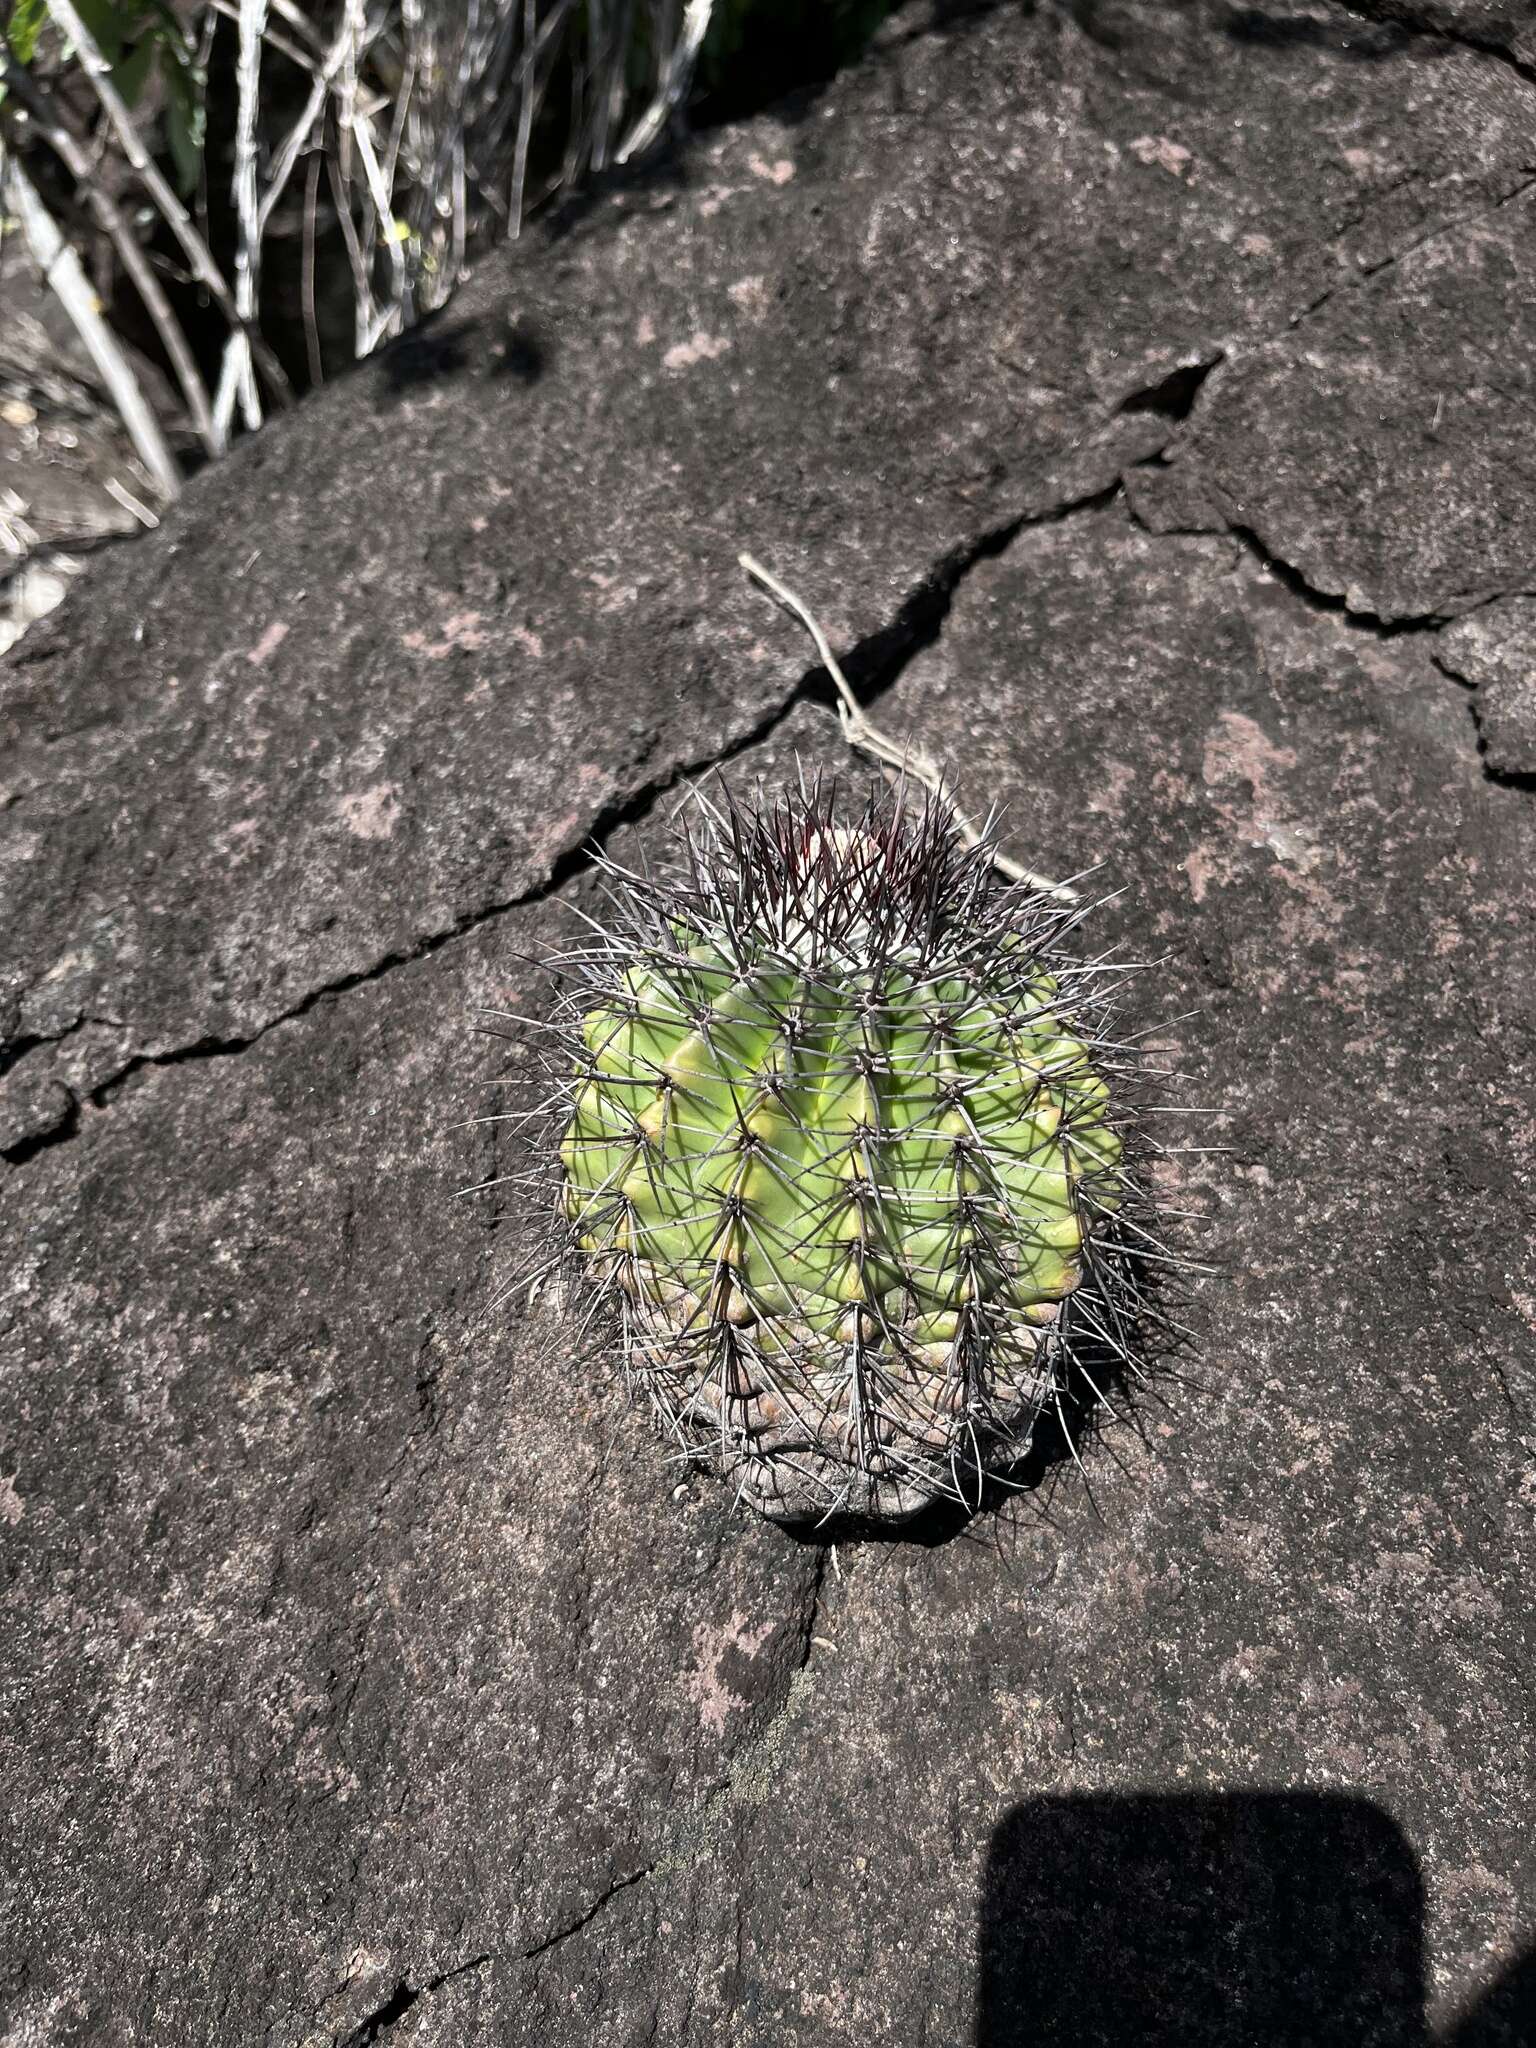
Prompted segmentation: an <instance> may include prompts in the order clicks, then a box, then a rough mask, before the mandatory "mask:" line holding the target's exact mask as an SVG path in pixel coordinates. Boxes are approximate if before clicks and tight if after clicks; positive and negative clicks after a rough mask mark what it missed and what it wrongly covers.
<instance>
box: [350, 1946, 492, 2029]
mask: <svg viewBox="0 0 1536 2048" xmlns="http://www.w3.org/2000/svg"><path fill="white" fill-rule="evenodd" d="M490 1960H491V1958H490V1956H489V1955H479V1956H471V1957H470V1959H469V1961H468V1962H467V1963H459V1964H458V1965H457V1966H456V1967H455V1968H454V1969H451V1970H444V1971H442V1972H441V1973H440V1974H439V1975H438V1976H436V1977H429V1978H428V1979H427V1981H426V1983H425V1984H413V1983H412V1982H411V1980H410V1979H409V1978H408V1977H402V1978H401V1979H400V1982H399V1983H398V1984H397V1985H396V1986H395V1988H394V1990H393V1991H392V1992H391V1993H390V1994H389V1996H388V1998H386V1999H385V2000H384V2002H383V2004H382V2005H378V2006H375V2008H374V2010H373V2011H372V2012H371V2013H368V2014H367V2015H366V2016H365V2017H364V2018H363V2019H361V2020H359V2022H358V2023H357V2025H356V2026H355V2027H354V2028H353V2029H352V2031H351V2033H349V2034H344V2035H343V2036H342V2038H341V2040H340V2041H339V2042H338V2043H337V2048H371V2044H372V2043H373V2042H375V2041H378V2040H381V2039H382V2038H383V2036H384V2035H385V2034H387V2033H388V2032H389V2030H390V2028H391V2027H393V2026H394V2025H396V2023H397V2022H398V2021H400V2020H403V2019H404V2018H405V2016H406V2014H407V2013H408V2012H409V2011H410V2010H411V2008H412V2007H413V2006H415V2005H416V2004H418V2003H419V2002H420V2000H422V1999H423V1998H430V1997H431V1995H432V1993H433V1992H434V1991H441V1989H442V1988H443V1986H444V1985H445V1984H451V1983H452V1982H453V1980H454V1978H455V1977H464V1976H467V1975H468V1974H469V1972H470V1971H471V1970H478V1969H481V1968H483V1966H484V1965H485V1964H486V1963H488V1962H489V1961H490Z"/></svg>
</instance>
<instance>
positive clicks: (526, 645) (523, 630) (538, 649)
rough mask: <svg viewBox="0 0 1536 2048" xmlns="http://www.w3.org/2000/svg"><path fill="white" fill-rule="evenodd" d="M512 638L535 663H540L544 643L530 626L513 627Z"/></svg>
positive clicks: (542, 656)
mask: <svg viewBox="0 0 1536 2048" xmlns="http://www.w3.org/2000/svg"><path fill="white" fill-rule="evenodd" d="M512 638H513V639H514V640H515V641H516V642H517V644H518V646H519V647H521V648H522V650H523V652H524V653H525V654H531V655H532V656H533V658H534V660H535V661H542V660H543V659H544V642H543V641H542V640H541V639H540V638H539V636H538V634H537V633H535V632H534V630H533V628H532V626H514V627H513V628H512Z"/></svg>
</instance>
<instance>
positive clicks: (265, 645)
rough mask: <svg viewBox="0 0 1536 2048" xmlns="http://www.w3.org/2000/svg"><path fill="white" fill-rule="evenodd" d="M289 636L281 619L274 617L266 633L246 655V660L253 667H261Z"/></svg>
mask: <svg viewBox="0 0 1536 2048" xmlns="http://www.w3.org/2000/svg"><path fill="white" fill-rule="evenodd" d="M287 638H288V628H287V627H286V626H285V625H284V624H283V622H282V620H281V619H274V620H273V621H272V623H271V625H270V626H268V628H267V630H266V631H265V633H263V634H262V636H261V638H260V639H259V640H258V641H257V642H256V645H255V646H254V647H253V648H252V649H251V651H250V652H249V654H247V655H246V657H245V658H246V660H247V661H248V662H249V663H250V664H251V667H252V668H260V667H261V665H262V663H263V662H265V661H267V660H269V659H270V658H271V656H272V655H274V654H276V652H277V650H278V648H279V647H281V646H282V644H283V642H284V641H285V640H286V639H287Z"/></svg>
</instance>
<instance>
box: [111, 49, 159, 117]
mask: <svg viewBox="0 0 1536 2048" xmlns="http://www.w3.org/2000/svg"><path fill="white" fill-rule="evenodd" d="M154 61H155V38H154V37H153V36H152V35H147V36H141V37H140V38H139V40H138V42H137V43H136V44H135V45H134V47H133V48H132V49H131V50H130V51H129V52H128V55H127V56H126V57H124V58H123V60H122V62H121V63H119V64H114V65H113V67H112V83H113V84H114V85H115V86H116V87H117V89H118V91H119V92H120V93H121V94H122V96H123V99H124V100H125V101H126V102H127V104H128V105H129V106H130V107H131V106H133V105H134V104H135V103H136V102H137V100H138V97H139V95H140V93H141V92H143V90H144V87H145V85H146V84H147V83H148V80H149V74H150V71H151V69H152V67H153V65H154Z"/></svg>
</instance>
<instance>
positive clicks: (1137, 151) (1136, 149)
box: [1131, 135, 1194, 184]
mask: <svg viewBox="0 0 1536 2048" xmlns="http://www.w3.org/2000/svg"><path fill="white" fill-rule="evenodd" d="M1131 154H1132V156H1135V157H1139V158H1140V159H1141V161H1142V162H1143V163H1144V164H1156V165H1157V166H1158V167H1159V168H1160V169H1161V170H1165V171H1167V172H1168V174H1169V175H1170V177H1174V178H1182V179H1184V181H1185V183H1186V184H1187V183H1188V182H1189V181H1190V178H1191V176H1192V173H1191V172H1190V169H1189V166H1190V165H1191V164H1192V163H1193V162H1194V157H1193V155H1192V154H1191V152H1190V151H1189V150H1187V149H1186V148H1185V147H1184V145H1183V143H1182V142H1174V141H1173V140H1172V139H1171V138H1170V137H1169V136H1167V135H1138V136H1137V138H1136V140H1135V141H1134V142H1133V143H1132V144H1131Z"/></svg>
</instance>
